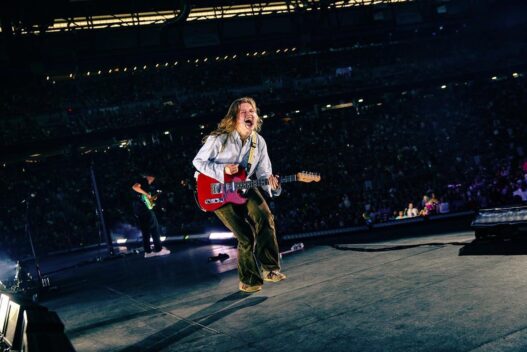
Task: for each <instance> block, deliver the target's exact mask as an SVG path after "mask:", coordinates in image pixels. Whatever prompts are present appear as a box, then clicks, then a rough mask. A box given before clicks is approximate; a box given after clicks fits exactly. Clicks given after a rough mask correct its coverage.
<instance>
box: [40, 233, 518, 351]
mask: <svg viewBox="0 0 527 352" xmlns="http://www.w3.org/2000/svg"><path fill="white" fill-rule="evenodd" d="M473 239H474V233H473V232H470V231H468V232H452V233H446V234H436V235H429V236H426V235H425V236H419V237H415V238H405V239H397V240H388V241H384V242H375V243H370V244H368V243H366V244H365V243H362V244H355V245H345V247H347V248H348V249H349V247H352V248H353V249H355V250H342V249H336V248H335V247H333V246H331V245H317V244H315V243H311V244H308V245H306V248H305V249H304V250H303V251H300V252H296V253H293V254H289V255H285V256H284V258H283V272H284V273H286V274H287V276H288V278H287V280H285V281H283V282H279V283H265V285H264V288H263V290H262V291H260V292H258V293H255V294H244V293H241V292H238V289H237V288H238V275H237V270H236V265H237V264H236V252H235V250H234V249H233V246H232V245H218V244H214V245H213V244H204V243H201V244H200V243H195V244H188V243H186V244H181V243H179V244H178V243H172V244H168V247H169V248H170V249H171V250H172V254H170V255H168V256H165V257H154V258H149V259H145V258H143V257H142V254H129V255H125V256H123V257H121V258H118V259H114V260H105V261H102V262H96V263H93V264H89V265H83V266H78V267H73V268H70V269H68V270H64V271H61V272H57V273H55V274H53V275H52V280H53V283H55V284H57V285H58V286H59V289H58V290H57V291H54V292H51V293H49V294H48V295H47V296H46V297H43V300H42V302H41V303H42V304H43V305H45V306H47V307H48V308H49V309H51V310H55V311H57V313H58V314H59V316H60V317H61V319H62V320H63V322H64V324H65V326H66V334H67V335H68V337H69V338H70V339H71V341H72V343H73V345H74V346H75V348H76V349H77V351H123V352H124V351H214V352H222V351H252V352H256V351H273V352H276V351H473V352H476V351H477V352H486V351H527V300H526V297H527V274H526V272H527V270H526V269H527V256H525V255H495V254H494V255H491V254H492V253H491V254H488V255H485V254H483V255H463V256H460V255H459V253H460V249H461V248H462V247H463V246H462V245H460V244H459V242H463V243H470V242H471V241H472V240H473ZM430 242H436V243H446V242H458V243H457V244H448V245H441V244H435V245H426V246H418V247H410V246H408V248H406V247H394V246H401V245H411V244H419V243H430ZM390 247H394V248H390ZM387 249H390V250H387ZM371 250H372V251H371ZM218 253H227V254H229V256H230V258H229V259H227V260H226V261H224V262H220V261H216V262H215V261H211V262H209V261H208V260H207V259H208V257H209V256H212V255H217V254H218Z"/></svg>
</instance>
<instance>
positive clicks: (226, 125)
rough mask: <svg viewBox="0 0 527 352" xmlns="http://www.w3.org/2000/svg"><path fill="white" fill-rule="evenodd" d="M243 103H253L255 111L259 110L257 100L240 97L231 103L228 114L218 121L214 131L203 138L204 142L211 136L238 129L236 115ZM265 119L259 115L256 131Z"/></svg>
mask: <svg viewBox="0 0 527 352" xmlns="http://www.w3.org/2000/svg"><path fill="white" fill-rule="evenodd" d="M243 103H248V104H251V106H252V107H253V108H254V110H255V111H258V109H257V108H256V102H255V101H254V99H253V98H250V97H243V98H238V99H236V100H235V101H233V102H232V103H231V105H230V106H229V110H228V111H227V114H225V116H224V117H223V118H222V119H221V121H220V122H219V123H218V127H217V128H216V129H215V130H214V131H212V132H211V133H210V134H208V135H206V136H205V137H204V138H203V143H205V141H206V140H207V138H209V136H219V135H222V134H229V133H231V132H232V131H234V130H235V129H236V116H237V115H238V112H239V111H240V105H242V104H243ZM262 124H263V120H262V119H261V118H260V116H259V115H258V123H257V125H256V128H255V130H256V132H260V130H261V129H262Z"/></svg>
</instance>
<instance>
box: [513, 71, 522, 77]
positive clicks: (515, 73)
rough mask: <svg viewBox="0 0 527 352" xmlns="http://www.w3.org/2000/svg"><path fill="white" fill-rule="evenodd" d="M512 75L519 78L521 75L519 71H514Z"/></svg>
mask: <svg viewBox="0 0 527 352" xmlns="http://www.w3.org/2000/svg"><path fill="white" fill-rule="evenodd" d="M512 77H514V78H518V77H520V75H519V74H518V72H514V73H513V74H512Z"/></svg>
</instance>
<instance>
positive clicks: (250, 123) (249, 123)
mask: <svg viewBox="0 0 527 352" xmlns="http://www.w3.org/2000/svg"><path fill="white" fill-rule="evenodd" d="M244 122H245V126H247V127H248V128H252V127H253V120H251V119H247V120H245V121H244Z"/></svg>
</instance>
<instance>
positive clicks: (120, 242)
mask: <svg viewBox="0 0 527 352" xmlns="http://www.w3.org/2000/svg"><path fill="white" fill-rule="evenodd" d="M126 241H128V239H126V238H118V239H117V241H116V242H117V244H125V243H126Z"/></svg>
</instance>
